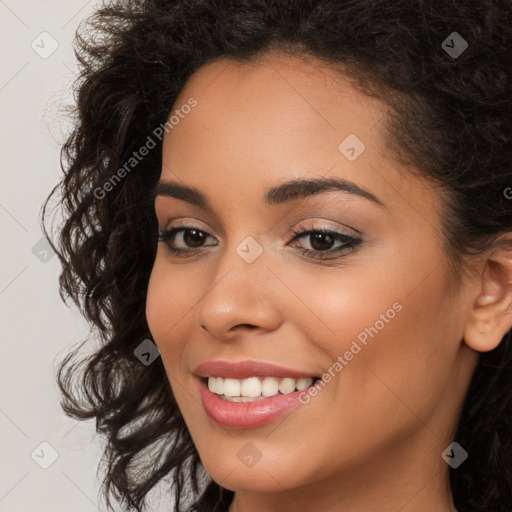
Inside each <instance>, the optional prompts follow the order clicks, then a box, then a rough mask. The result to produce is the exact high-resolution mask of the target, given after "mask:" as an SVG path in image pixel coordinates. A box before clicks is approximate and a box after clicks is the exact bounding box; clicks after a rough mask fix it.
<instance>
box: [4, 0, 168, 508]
mask: <svg viewBox="0 0 512 512" xmlns="http://www.w3.org/2000/svg"><path fill="white" fill-rule="evenodd" d="M99 4H100V2H98V1H97V0H90V1H89V2H87V1H85V0H51V1H44V2H41V1H39V2H38V1H34V0H32V1H29V0H6V1H3V0H0V116H1V117H0V119H1V123H0V129H1V132H0V137H1V138H0V145H1V146H0V147H1V167H0V169H1V174H0V176H1V178H0V235H1V237H2V240H1V242H0V336H1V347H2V357H1V359H0V365H1V366H0V379H1V380H0V433H1V463H0V512H60V511H63V512H64V511H65V512H93V511H97V510H106V507H105V506H104V503H103V502H102V501H100V500H99V495H98V492H99V488H100V483H101V480H100V477H101V475H102V473H99V474H98V475H97V474H96V472H97V466H98V462H99V459H100V456H101V452H102V440H101V439H100V438H99V437H98V436H97V435H96V433H95V429H94V421H92V420H91V421H88V422H76V421H74V420H71V419H69V418H67V417H66V416H65V415H64V413H63V412H62V410H61V408H60V405H59V392H58V389H57V386H56V383H55V378H54V373H55V363H56V361H58V360H60V359H61V358H62V357H63V356H64V355H65V353H66V352H67V351H68V349H70V348H71V347H72V346H73V345H74V344H76V343H77V342H79V341H81V340H83V339H84V338H85V337H86V336H87V334H88V326H87V325H86V323H85V321H84V320H83V319H82V317H81V315H80V314H79V313H78V312H77V311H76V310H75V309H69V308H68V307H67V306H65V305H64V304H63V303H62V301H61V299H60V298H59V295H58V274H59V271H60V265H59V262H58V258H57V257H56V256H55V255H53V254H52V253H49V252H46V253H45V249H44V247H42V246H41V245H40V244H41V243H42V242H41V241H40V240H41V238H42V232H41V229H40V225H39V213H40V207H41V204H42V202H43V200H44V198H45V197H46V196H47V195H48V193H49V191H50V190H51V188H52V187H53V186H54V185H55V184H56V183H57V181H58V180H59V178H60V176H61V170H60V164H59V152H60V144H61V143H62V142H63V140H64V139H65V134H66V133H67V131H68V130H69V124H68V121H67V119H66V117H65V116H64V115H63V112H62V111H61V110H60V109H61V108H62V106H64V105H66V104H70V103H72V101H73V99H72V83H73V80H74V78H75V72H76V63H75V58H74V55H73V50H72V47H71V43H72V40H73V37H74V32H75V30H76V28H77V26H78V24H79V23H80V22H81V21H82V20H83V19H84V18H85V17H87V16H88V15H89V14H90V13H91V12H92V11H94V10H95V8H96V7H97V6H98V5H99ZM43 32H47V33H48V34H50V36H47V35H41V34H42V33H43ZM53 40H55V41H56V43H57V44H58V47H57V49H56V50H55V51H54V52H53V53H51V55H47V53H49V52H50V50H52V45H55V42H54V41H53ZM33 41H35V42H34V45H35V46H36V48H38V50H37V51H35V50H34V49H33V48H32V43H33ZM38 243H39V245H38ZM34 246H35V249H34ZM42 442H46V443H49V444H50V445H51V447H53V449H54V450H55V451H56V453H57V458H56V460H55V461H54V462H53V463H52V464H51V465H50V466H49V467H48V468H46V469H44V468H43V467H41V464H42V465H45V464H46V465H47V464H48V463H49V462H51V460H52V459H51V457H52V449H50V448H48V446H47V445H42V446H40V445H41V443H42ZM160 492H161V496H162V499H163V501H164V503H161V501H160V500H159V499H158V498H159V496H160ZM151 496H152V502H153V503H154V505H153V506H152V507H151V509H152V510H155V511H156V510H162V511H164V510H171V509H170V507H169V504H166V503H165V501H166V500H165V492H164V490H163V491H160V490H159V489H158V490H156V491H155V492H154V493H152V495H151ZM159 503H160V504H159Z"/></svg>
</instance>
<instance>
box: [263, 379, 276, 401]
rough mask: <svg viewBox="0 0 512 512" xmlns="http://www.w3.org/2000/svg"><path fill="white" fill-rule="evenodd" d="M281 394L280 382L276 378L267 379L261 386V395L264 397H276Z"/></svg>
mask: <svg viewBox="0 0 512 512" xmlns="http://www.w3.org/2000/svg"><path fill="white" fill-rule="evenodd" d="M277 393H279V382H278V381H277V379H276V378H275V377H265V379H264V380H263V383H262V385H261V394H262V395H263V396H274V395H277Z"/></svg>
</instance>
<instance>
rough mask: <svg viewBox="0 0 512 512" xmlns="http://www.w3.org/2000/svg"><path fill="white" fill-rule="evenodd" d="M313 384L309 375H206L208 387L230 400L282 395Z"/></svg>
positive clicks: (247, 400)
mask: <svg viewBox="0 0 512 512" xmlns="http://www.w3.org/2000/svg"><path fill="white" fill-rule="evenodd" d="M312 384H313V379H312V378H311V377H304V378H300V379H292V378H290V377H285V378H284V379H277V378H276V377H265V378H260V377H249V378H247V379H224V378H222V377H208V389H209V390H210V391H211V392H212V393H215V394H216V395H223V397H224V398H225V399H226V400H229V401H231V402H252V401H253V400H259V399H261V398H265V397H268V396H275V395H277V394H278V393H279V392H280V393H282V394H283V395H287V394H289V393H293V392H294V391H295V390H297V391H302V390H303V389H306V388H308V387H309V386H311V385H312Z"/></svg>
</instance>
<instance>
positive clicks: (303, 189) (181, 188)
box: [152, 177, 387, 210]
mask: <svg viewBox="0 0 512 512" xmlns="http://www.w3.org/2000/svg"><path fill="white" fill-rule="evenodd" d="M332 191H341V192H345V193H347V194H352V195H355V196H359V197H361V198H364V199H367V200H369V201H372V202H373V203H375V204H377V205H379V206H381V207H382V208H387V207H386V205H385V204H384V203H383V202H382V201H381V200H380V199H379V198H378V197H376V196H375V195H374V194H372V193H371V192H370V191H369V190H367V189H365V188H363V187H361V186H360V185H357V184H356V183H354V182H353V181H349V180H346V179H344V178H337V177H333V178H312V179H304V178H297V179H293V180H290V181H286V182H284V183H281V184H280V185H276V186H274V187H271V188H270V189H269V190H268V191H267V193H266V194H265V197H264V201H265V204H267V205H269V206H274V205H277V204H283V203H287V202H290V201H295V200H297V199H303V198H306V197H309V196H312V195H314V194H322V193H326V192H332ZM157 196H166V197H173V198H175V199H179V200H181V201H186V202H187V203H190V204H193V205H195V206H198V207H199V208H202V209H205V210H212V206H211V203H210V201H209V199H208V198H207V197H206V196H205V195H204V194H203V193H202V192H201V191H200V190H198V189H197V188H195V187H189V186H187V185H182V184H181V183H178V182H177V181H159V182H158V183H157V184H156V186H155V188H154V190H153V194H152V197H153V199H156V197H157Z"/></svg>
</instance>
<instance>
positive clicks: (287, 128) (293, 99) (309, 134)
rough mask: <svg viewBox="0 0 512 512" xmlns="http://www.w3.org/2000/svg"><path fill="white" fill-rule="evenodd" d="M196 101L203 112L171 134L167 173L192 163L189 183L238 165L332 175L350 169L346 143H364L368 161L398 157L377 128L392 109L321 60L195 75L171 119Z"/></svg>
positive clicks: (210, 69)
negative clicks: (339, 167) (202, 172)
mask: <svg viewBox="0 0 512 512" xmlns="http://www.w3.org/2000/svg"><path fill="white" fill-rule="evenodd" d="M190 98H194V99H195V100H196V101H197V106H196V107H195V108H194V109H193V111H192V112H190V113H189V114H187V115H185V116H180V117H181V119H180V121H179V124H177V125H175V126H173V128H172V129H171V130H170V131H169V132H168V133H166V134H165V136H164V147H163V157H164V162H165V163H166V164H167V166H168V167H169V166H171V167H174V168H176V169H177V168H179V167H181V166H182V164H185V160H186V161H187V162H186V163H187V164H188V165H187V167H188V177H189V178H190V179H194V176H193V174H194V170H193V169H203V166H202V164H203V163H206V164H207V165H208V166H209V168H210V169H211V168H213V167H215V168H216V172H221V171H220V169H219V168H218V167H219V166H220V167H222V168H226V166H227V168H229V167H231V166H232V165H233V166H235V167H237V168H238V172H240V171H241V170H242V169H247V170H250V169H252V170H258V171H259V172H260V173H261V172H262V171H264V170H265V169H267V170H270V169H272V170H273V173H275V172H278V171H279V169H282V170H283V171H284V170H286V172H287V174H289V173H290V172H292V173H295V174H296V176H297V177H298V176H300V175H301V174H302V173H304V172H309V173H311V172H313V173H317V174H325V173H326V172H328V170H329V169H330V168H332V167H333V165H336V164H337V163H343V164H345V163H346V162H343V160H346V155H345V156H343V154H342V153H341V152H340V151H341V150H340V144H341V143H343V142H344V141H345V140H347V139H348V141H349V142H354V141H355V142H356V143H357V144H358V147H356V151H358V152H362V149H363V148H364V154H362V159H363V160H368V157H369V156H370V155H371V154H374V155H375V154H378V155H379V159H381V158H383V157H386V156H390V157H392V155H387V148H386V144H385V142H384V140H383V137H382V134H381V130H380V129H379V126H378V124H379V122H380V121H381V120H382V119H383V117H384V114H385V112H386V110H387V106H386V104H385V103H384V102H382V101H380V100H377V99H375V98H370V97H368V96H366V95H364V94H363V93H362V92H360V91H358V90H357V89H356V88H355V87H354V86H353V85H352V83H351V80H350V79H349V78H347V77H345V76H344V75H342V74H340V73H339V71H337V70H334V69H332V68H329V67H327V65H326V64H324V63H322V62H320V61H316V60H311V59H309V60H308V61H305V60H304V59H302V58H298V57H290V56H282V55H278V56H273V57H271V58H270V57H267V58H265V59H262V60H259V61H256V62H250V63H246V62H244V63H239V62H234V61H232V60H226V59H222V60H218V61H215V62H213V63H210V64H208V65H206V66H203V67H202V68H200V69H199V70H198V71H197V72H196V73H195V74H194V75H192V77H191V78H190V79H189V81H188V82H187V84H186V85H185V87H184V88H183V90H182V91H181V93H180V95H179V96H178V98H177V99H176V101H175V103H174V105H173V108H172V112H171V114H172V113H173V112H174V113H176V112H177V111H178V113H179V110H180V108H181V107H182V106H183V105H185V104H186V103H187V101H189V99H190ZM174 119H177V118H176V116H175V117H174ZM352 145H353V144H352ZM345 146H347V144H345ZM348 146H350V144H348ZM343 147H344V146H343ZM345 149H350V148H349V147H347V148H345ZM247 158H250V162H247ZM347 162H349V160H347ZM352 163H354V162H353V161H352ZM217 164H219V166H217ZM240 165H241V166H242V167H240ZM351 166H352V167H354V168H355V167H356V165H355V164H354V165H351ZM191 167H192V168H193V169H190V168H191ZM348 167H350V166H348ZM232 170H233V169H232ZM347 170H348V169H347ZM164 172H165V169H164ZM176 172H177V171H176ZM191 173H192V174H191Z"/></svg>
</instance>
